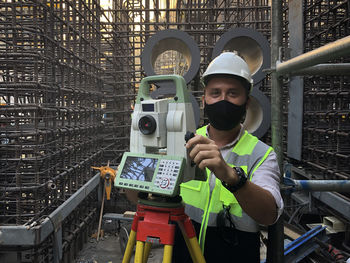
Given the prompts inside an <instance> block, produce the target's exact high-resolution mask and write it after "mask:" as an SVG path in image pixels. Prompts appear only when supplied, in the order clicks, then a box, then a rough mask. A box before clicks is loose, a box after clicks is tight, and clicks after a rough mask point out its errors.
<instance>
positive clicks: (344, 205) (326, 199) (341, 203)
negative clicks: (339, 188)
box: [312, 192, 350, 220]
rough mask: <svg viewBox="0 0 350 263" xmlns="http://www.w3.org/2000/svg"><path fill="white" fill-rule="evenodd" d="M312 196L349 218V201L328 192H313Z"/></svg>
mask: <svg viewBox="0 0 350 263" xmlns="http://www.w3.org/2000/svg"><path fill="white" fill-rule="evenodd" d="M312 196H313V197H315V198H316V199H318V200H320V201H321V202H322V203H324V204H326V205H328V206H329V207H331V208H332V209H333V210H335V211H337V212H338V213H339V214H341V215H342V216H344V217H345V218H346V219H347V220H350V201H349V200H347V199H346V198H343V197H341V196H339V195H338V194H336V193H330V192H313V193H312Z"/></svg>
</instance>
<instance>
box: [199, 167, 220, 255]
mask: <svg viewBox="0 0 350 263" xmlns="http://www.w3.org/2000/svg"><path fill="white" fill-rule="evenodd" d="M210 174H211V172H210ZM210 174H209V178H208V185H207V186H208V187H207V189H208V201H207V205H206V207H205V210H204V214H203V219H202V223H201V229H200V232H199V245H200V247H201V250H202V253H203V255H204V244H205V236H206V232H207V226H208V217H209V207H210V205H211V201H212V200H211V198H212V195H213V193H212V192H210V184H209V181H210ZM215 187H216V185H215V186H214V189H215ZM214 189H213V191H214Z"/></svg>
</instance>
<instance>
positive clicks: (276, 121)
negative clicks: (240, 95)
mask: <svg viewBox="0 0 350 263" xmlns="http://www.w3.org/2000/svg"><path fill="white" fill-rule="evenodd" d="M271 19H272V21H271V65H272V66H273V67H274V66H276V63H277V61H278V60H279V51H280V47H281V46H282V28H283V26H282V21H283V17H282V1H281V0H272V5H271ZM282 131H283V127H282V80H281V79H280V78H279V76H278V75H277V72H272V73H271V137H272V146H273V148H274V149H275V152H276V154H277V159H278V165H279V167H280V171H282V162H283V156H282V155H283V151H282ZM268 237H269V239H268V246H267V262H270V263H282V262H283V258H284V247H283V239H284V232H283V220H282V219H281V218H280V219H279V220H278V221H277V222H276V223H275V224H274V225H272V226H269V228H268Z"/></svg>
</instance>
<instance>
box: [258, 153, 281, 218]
mask: <svg viewBox="0 0 350 263" xmlns="http://www.w3.org/2000/svg"><path fill="white" fill-rule="evenodd" d="M252 183H254V184H256V185H258V186H260V187H262V188H263V189H265V190H267V191H269V192H270V193H271V194H272V196H273V197H274V199H275V202H276V207H277V212H278V216H277V219H278V218H279V217H280V215H281V214H282V212H283V207H284V203H283V199H282V196H281V192H280V171H279V167H278V162H277V156H276V153H275V152H273V151H272V152H271V153H270V154H269V155H268V156H267V158H266V160H265V161H264V162H263V163H262V164H261V165H260V166H259V167H258V169H256V170H255V172H254V175H253V178H252ZM277 219H276V221H277Z"/></svg>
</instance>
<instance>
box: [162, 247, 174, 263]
mask: <svg viewBox="0 0 350 263" xmlns="http://www.w3.org/2000/svg"><path fill="white" fill-rule="evenodd" d="M172 256H173V246H171V245H164V254H163V263H171V258H172Z"/></svg>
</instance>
